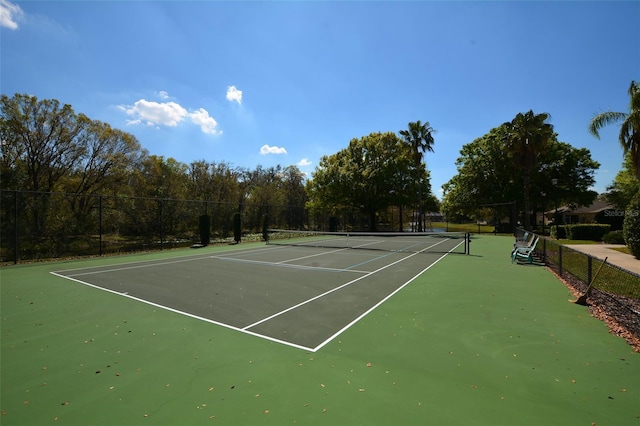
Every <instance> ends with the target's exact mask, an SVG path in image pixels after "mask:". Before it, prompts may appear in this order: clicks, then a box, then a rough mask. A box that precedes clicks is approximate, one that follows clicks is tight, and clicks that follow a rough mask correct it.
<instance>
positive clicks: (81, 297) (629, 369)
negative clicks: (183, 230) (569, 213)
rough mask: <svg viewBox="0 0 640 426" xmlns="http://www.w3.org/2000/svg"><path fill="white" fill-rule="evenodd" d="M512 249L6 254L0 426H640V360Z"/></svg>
mask: <svg viewBox="0 0 640 426" xmlns="http://www.w3.org/2000/svg"><path fill="white" fill-rule="evenodd" d="M511 246H512V239H511V238H508V237H500V236H480V237H474V240H473V242H472V244H471V255H468V256H467V255H462V254H451V255H446V256H444V257H442V256H443V255H442V254H437V255H436V254H425V253H420V254H417V255H415V256H412V257H411V258H410V259H407V260H406V261H405V260H402V259H405V258H406V257H408V256H410V255H408V254H404V255H400V254H398V253H394V254H388V255H385V254H383V253H377V254H367V255H366V256H368V257H366V258H362V259H356V258H355V257H358V256H360V251H359V250H352V251H349V252H348V254H346V253H343V254H340V255H338V256H334V257H331V258H329V259H328V260H326V259H325V261H324V263H323V262H320V261H318V260H317V259H318V258H319V257H320V256H318V257H315V256H314V257H315V259H314V260H313V261H311V260H309V259H312V258H307V260H305V261H301V262H297V263H295V265H294V264H289V265H288V266H287V267H284V266H283V265H282V264H278V262H282V258H279V257H273V256H274V255H273V253H276V252H274V251H268V252H266V253H263V254H258V251H259V250H263V249H264V248H265V247H264V246H263V245H259V244H246V245H245V244H241V245H239V246H235V247H217V248H215V247H212V248H203V249H199V250H181V251H165V252H160V253H149V254H142V255H136V256H126V257H109V258H100V259H91V260H78V261H72V262H71V261H70V262H55V263H43V264H34V265H18V266H8V267H4V268H2V269H0V291H1V293H0V296H1V298H2V299H1V308H2V309H1V315H2V322H1V336H2V337H1V339H2V340H1V345H2V346H1V372H0V373H1V377H0V378H1V382H0V386H1V388H0V392H1V393H0V397H1V399H0V408H1V410H2V415H1V417H0V424H2V425H44V424H65V425H138V424H140V425H145V424H155V425H210V424H220V425H257V424H259V425H285V424H299V425H325V424H326V425H541V424H544V425H592V424H595V425H640V403H639V401H640V354H638V353H636V352H634V351H633V349H632V348H631V347H630V346H629V345H628V344H627V343H626V342H624V340H622V339H620V338H618V337H615V336H613V335H611V334H609V332H608V329H607V327H606V326H605V325H604V324H603V323H602V322H600V321H598V320H596V319H594V318H592V317H591V316H590V315H589V312H588V310H587V308H585V307H583V306H580V305H576V304H573V303H570V302H569V300H570V299H574V297H573V296H572V295H571V294H570V293H569V291H568V290H567V289H566V287H564V285H563V284H562V283H560V282H559V281H558V280H557V279H556V278H555V277H554V276H553V275H552V274H551V273H550V272H549V271H547V270H546V269H545V268H542V267H538V266H528V265H514V264H512V263H511V261H510V258H509V252H510V249H511ZM238 249H242V251H238ZM245 250H246V251H245ZM277 250H280V249H277ZM298 253H301V252H298ZM245 256H247V257H245ZM363 256H365V255H364V254H363ZM299 257H303V256H299ZM195 258H198V260H193V259H195ZM185 259H189V261H187V262H184V261H183V260H185ZM287 259H292V257H291V256H289V257H287ZM392 259H393V261H392ZM191 260H193V261H191ZM396 260H397V261H399V263H396V264H393V262H394V261H396ZM436 261H437V263H434V262H436ZM170 262H175V263H170ZM309 262H311V263H309ZM341 262H342V263H341ZM178 263H179V264H180V265H179V266H178ZM287 263H289V262H288V261H287ZM125 265H126V266H125ZM140 265H153V266H152V267H146V268H140ZM356 266H357V267H356ZM125 268H130V269H125ZM381 268H383V269H381ZM271 269H273V271H271ZM379 269H380V271H378V270H379ZM61 271H65V272H61ZM68 271H76V272H74V273H69V272H68ZM78 271H82V273H88V274H86V275H83V276H80V275H77V274H78ZM99 271H108V272H104V273H98V272H99ZM52 272H56V273H57V275H54V274H52ZM373 272H375V273H373ZM73 274H76V275H75V276H74V277H70V278H71V279H69V276H70V275H73ZM89 277H91V278H89ZM96 277H100V278H96ZM207 277H208V278H207ZM349 277H352V278H349ZM355 277H366V279H365V278H362V279H358V280H357V281H355V282H354V283H353V284H350V282H351V280H355V279H356V278H355ZM207 279H209V280H210V282H209V281H206V280H207ZM203 281H205V282H206V283H209V284H208V285H216V286H217V287H215V288H216V290H217V291H218V293H219V294H218V296H219V297H222V296H224V297H226V299H225V300H227V301H228V302H227V303H226V304H224V306H223V305H220V306H218V305H216V303H217V302H216V300H217V299H216V298H211V299H208V298H207V297H208V296H207V294H208V293H207V292H206V291H205V290H206V289H207V288H208V287H207V285H205V284H200V285H198V283H202V282H203ZM129 283H137V284H135V285H133V287H129V286H128V285H129ZM346 284H348V285H346ZM336 286H338V287H340V286H344V287H343V288H344V289H345V290H347V289H348V290H349V291H350V293H341V291H340V290H335V291H334V290H332V289H334V288H336ZM238 287H240V288H242V291H238ZM101 288H106V289H108V291H104V290H103V289H101ZM265 289H268V291H270V292H275V293H274V294H271V295H270V296H268V297H270V298H271V299H268V298H267V296H265V292H264V290H265ZM303 290H304V291H303ZM325 292H330V293H327V294H331V295H332V297H333V298H332V299H331V298H325V297H324V296H322V297H318V299H315V300H320V299H322V300H323V303H322V304H321V305H320V306H317V307H316V308H314V309H309V310H305V311H297V312H298V314H297V316H293V317H289V318H288V319H287V321H281V322H280V323H277V322H276V323H273V324H274V325H273V326H270V327H264V328H259V327H257V326H258V325H259V324H257V323H260V324H268V323H269V321H268V320H267V319H268V318H270V317H271V316H272V315H271V314H270V312H277V313H278V315H277V318H280V319H283V318H287V315H286V314H285V311H286V313H291V312H293V311H291V310H288V309H289V308H287V307H286V306H291V305H292V304H294V305H295V304H300V303H304V305H303V306H305V309H307V308H309V307H311V306H314V305H313V303H311V302H309V303H307V302H306V301H309V300H310V299H312V298H313V297H315V296H314V295H317V296H320V295H323V294H324V293H325ZM338 295H340V296H339V297H337V296H338ZM276 296H277V297H276ZM150 299H153V300H150ZM356 306H357V307H359V309H355V308H354V307H356ZM236 307H237V309H234V308H236ZM211 312H214V313H211ZM280 313H282V314H280ZM283 324H284V325H283ZM254 325H256V327H257V328H255V329H254V328H252V327H253V326H254ZM284 332H290V333H291V334H293V335H295V337H291V338H290V337H289V336H285V334H286V333H284ZM309 336H313V337H309Z"/></svg>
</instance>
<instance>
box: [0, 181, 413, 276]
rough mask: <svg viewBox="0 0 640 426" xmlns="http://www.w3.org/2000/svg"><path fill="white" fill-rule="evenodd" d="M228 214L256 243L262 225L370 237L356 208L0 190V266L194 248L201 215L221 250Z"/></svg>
mask: <svg viewBox="0 0 640 426" xmlns="http://www.w3.org/2000/svg"><path fill="white" fill-rule="evenodd" d="M236 213H240V215H241V226H242V240H245V241H247V240H260V239H261V238H262V231H263V227H264V226H265V221H266V224H267V225H268V227H269V228H274V229H275V228H278V229H294V230H314V231H332V230H333V231H370V230H371V229H370V219H371V218H370V217H369V216H368V215H366V214H364V213H363V212H362V211H361V210H360V209H357V208H345V207H334V208H326V207H323V208H313V207H307V206H292V205H265V204H259V203H254V202H252V201H251V200H250V198H246V199H244V200H242V201H241V202H239V203H219V202H214V201H209V200H183V199H172V198H150V197H121V196H116V195H113V196H111V195H86V194H71V193H57V192H35V191H16V190H0V262H2V263H4V264H6V263H19V262H32V261H40V260H50V259H59V258H69V257H79V256H102V255H110V254H118V253H128V252H138V251H149V250H163V249H168V248H177V247H189V246H192V245H195V244H199V243H200V242H201V233H200V225H201V216H203V215H206V216H208V221H207V222H208V224H209V231H210V239H209V244H228V243H231V242H233V241H234V228H233V217H234V215H235V214H236ZM377 219H378V222H377V224H378V229H377V230H380V231H395V230H402V229H404V228H406V227H407V225H408V224H409V223H410V213H409V212H407V211H404V212H403V211H402V209H399V208H397V207H390V208H389V209H387V210H386V211H384V212H381V213H379V214H378V216H377Z"/></svg>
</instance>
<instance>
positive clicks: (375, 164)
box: [308, 132, 417, 231]
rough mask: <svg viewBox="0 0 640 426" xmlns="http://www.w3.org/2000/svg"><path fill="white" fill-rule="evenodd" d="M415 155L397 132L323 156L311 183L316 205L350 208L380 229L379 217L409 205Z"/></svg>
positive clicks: (359, 141)
mask: <svg viewBox="0 0 640 426" xmlns="http://www.w3.org/2000/svg"><path fill="white" fill-rule="evenodd" d="M413 167H414V162H413V160H412V152H411V149H410V147H409V146H408V145H407V144H406V143H404V142H403V141H402V140H401V139H399V138H398V136H397V135H396V134H395V133H392V132H387V133H371V134H370V135H368V136H364V137H362V138H359V139H352V140H351V141H350V142H349V146H348V147H347V148H345V149H343V150H341V151H339V152H337V153H336V154H333V155H330V156H324V157H322V159H321V160H320V164H319V166H318V167H317V168H316V170H315V171H314V173H313V176H312V180H311V181H310V182H309V184H308V189H309V197H310V200H311V202H312V203H313V204H314V205H315V206H332V207H340V206H345V207H350V208H354V209H356V210H358V211H360V212H361V213H363V214H364V215H365V216H366V217H367V221H368V223H369V229H370V230H372V231H375V230H377V215H378V213H380V212H381V211H383V210H384V209H386V208H387V207H389V206H391V205H398V204H406V203H407V202H408V201H409V200H410V194H411V193H412V190H414V189H417V188H416V186H415V185H414V183H412V177H413V176H416V173H415V171H414V169H413Z"/></svg>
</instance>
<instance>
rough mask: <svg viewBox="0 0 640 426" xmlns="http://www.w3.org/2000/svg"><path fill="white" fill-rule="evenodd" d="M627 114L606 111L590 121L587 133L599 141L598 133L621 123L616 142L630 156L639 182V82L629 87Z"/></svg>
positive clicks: (633, 82)
mask: <svg viewBox="0 0 640 426" xmlns="http://www.w3.org/2000/svg"><path fill="white" fill-rule="evenodd" d="M628 93H629V98H630V99H629V112H628V113H626V112H614V111H606V112H602V113H600V114H597V115H596V116H594V117H593V118H592V119H591V124H590V125H589V132H591V134H593V135H594V136H595V137H597V138H598V139H600V134H599V133H598V131H599V130H600V129H601V128H603V127H604V126H606V125H608V124H611V123H618V122H622V124H621V125H620V134H619V136H618V141H619V142H620V145H621V146H622V150H623V151H624V154H625V155H626V154H631V161H632V163H633V172H634V174H635V175H636V177H637V178H638V179H639V180H640V82H635V81H631V85H630V86H629V91H628Z"/></svg>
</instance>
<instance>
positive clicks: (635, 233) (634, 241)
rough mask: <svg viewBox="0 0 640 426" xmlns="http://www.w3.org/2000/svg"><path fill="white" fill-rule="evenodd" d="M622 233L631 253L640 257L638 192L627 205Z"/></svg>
mask: <svg viewBox="0 0 640 426" xmlns="http://www.w3.org/2000/svg"><path fill="white" fill-rule="evenodd" d="M622 234H623V236H624V242H625V244H626V245H627V247H629V250H630V251H631V254H632V255H634V256H635V257H636V258H638V259H640V193H638V194H636V196H635V197H634V198H633V200H632V201H631V203H629V206H628V207H627V211H626V213H625V215H624V224H623V228H622Z"/></svg>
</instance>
